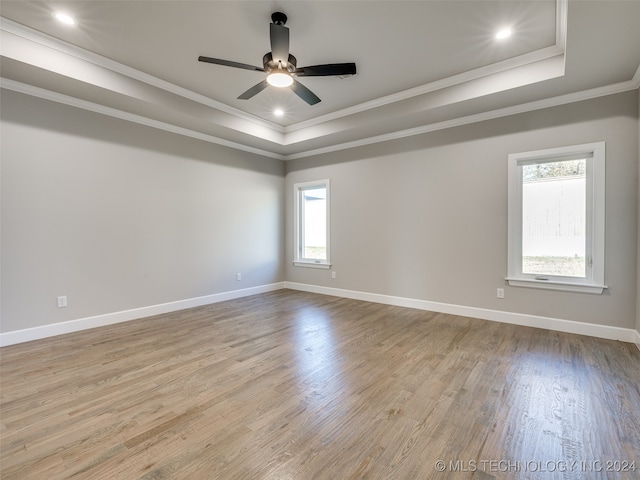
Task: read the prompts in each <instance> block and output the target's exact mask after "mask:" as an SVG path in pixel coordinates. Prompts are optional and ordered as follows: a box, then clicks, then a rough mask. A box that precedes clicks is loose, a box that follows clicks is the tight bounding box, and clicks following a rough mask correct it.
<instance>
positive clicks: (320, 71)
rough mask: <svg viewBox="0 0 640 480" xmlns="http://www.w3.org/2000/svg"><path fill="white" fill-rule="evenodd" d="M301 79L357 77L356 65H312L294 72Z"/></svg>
mask: <svg viewBox="0 0 640 480" xmlns="http://www.w3.org/2000/svg"><path fill="white" fill-rule="evenodd" d="M294 73H295V74H296V75H297V76H299V77H328V76H332V75H355V74H356V64H355V63H329V64H327V65H311V66H310V67H300V68H296V70H295V72H294Z"/></svg>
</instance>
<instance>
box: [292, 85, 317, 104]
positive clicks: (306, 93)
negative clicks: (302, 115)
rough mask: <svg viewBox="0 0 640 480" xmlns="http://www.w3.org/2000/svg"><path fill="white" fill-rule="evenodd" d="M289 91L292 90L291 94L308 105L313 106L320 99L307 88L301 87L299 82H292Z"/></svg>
mask: <svg viewBox="0 0 640 480" xmlns="http://www.w3.org/2000/svg"><path fill="white" fill-rule="evenodd" d="M291 90H293V93H295V94H296V95H298V96H299V97H300V98H301V99H302V100H304V101H305V102H307V103H308V104H309V105H315V104H316V103H318V102H319V101H320V99H319V98H318V97H317V96H316V94H315V93H313V92H312V91H311V90H309V89H308V88H307V87H305V86H304V85H302V84H301V83H300V82H296V81H295V80H294V81H293V84H291Z"/></svg>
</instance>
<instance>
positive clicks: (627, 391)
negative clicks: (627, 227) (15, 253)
mask: <svg viewBox="0 0 640 480" xmlns="http://www.w3.org/2000/svg"><path fill="white" fill-rule="evenodd" d="M0 386H1V393H0V417H1V418H0V477H1V478H2V479H3V480H10V479H25V478H28V479H36V480H37V479H43V480H45V479H46V480H56V479H67V478H77V479H85V478H86V479H96V478H98V479H99V478H108V479H127V480H128V479H164V478H171V479H182V478H184V479H196V480H198V479H213V478H220V479H231V478H233V479H281V478H288V479H310V478H314V479H361V478H371V479H393V478H396V479H414V478H416V479H417V478H420V479H423V478H425V479H428V478H456V479H458V478H462V479H464V478H468V479H472V478H475V479H500V478H509V479H511V478H516V479H520V478H521V479H537V478H540V479H542V478H544V479H555V478H558V479H561V478H562V479H565V478H607V479H608V478H615V479H617V478H619V479H632V478H640V463H639V462H640V460H638V459H640V352H638V350H637V349H636V347H635V345H632V344H626V343H621V342H615V341H609V340H602V339H596V338H591V337H584V336H579V335H571V334H564V333H558V332H552V331H547V330H542V329H535V328H527V327H519V326H515V325H504V324H499V323H495V322H487V321H482V320H477V319H472V318H466V317H458V316H454V315H445V314H439V313H433V312H425V311H421V310H414V309H408V308H402V307H394V306H387V305H380V304H374V303H368V302H362V301H356V300H348V299H342V298H336V297H330V296H324V295H316V294H311V293H305V292H294V291H289V290H281V291H277V292H270V293H266V294H261V295H255V296H252V297H246V298H242V299H237V300H233V301H229V302H223V303H218V304H214V305H208V306H203V307H197V308H193V309H189V310H183V311H180V312H174V313H170V314H166V315H158V316H155V317H150V318H147V319H141V320H136V321H132V322H126V323H121V324H117V325H112V326H108V327H101V328H96V329H92V330H87V331H83V332H76V333H72V334H68V335H63V336H58V337H54V338H49V339H43V340H38V341H34V342H29V343H24V344H20V345H13V346H9V347H4V348H2V349H0ZM439 460H441V461H443V462H444V464H443V465H444V471H442V472H439V471H437V468H436V462H437V461H439ZM634 461H635V462H636V463H635V465H633V464H632V462H634ZM563 462H564V463H563ZM607 462H610V463H607ZM625 462H626V463H625ZM607 467H609V469H610V470H611V471H608V472H603V471H600V472H594V471H589V470H597V469H598V468H600V469H601V470H602V469H606V468H607ZM532 468H537V469H538V470H536V471H531V469H532ZM552 468H555V470H554V471H550V469H552ZM634 468H635V471H633V469H634ZM624 469H626V471H621V470H624Z"/></svg>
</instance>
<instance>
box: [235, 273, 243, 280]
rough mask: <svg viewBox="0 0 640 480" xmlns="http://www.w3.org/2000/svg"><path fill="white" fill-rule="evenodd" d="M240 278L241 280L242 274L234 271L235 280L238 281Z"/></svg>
mask: <svg viewBox="0 0 640 480" xmlns="http://www.w3.org/2000/svg"><path fill="white" fill-rule="evenodd" d="M240 280H242V274H241V273H236V281H237V282H239V281H240Z"/></svg>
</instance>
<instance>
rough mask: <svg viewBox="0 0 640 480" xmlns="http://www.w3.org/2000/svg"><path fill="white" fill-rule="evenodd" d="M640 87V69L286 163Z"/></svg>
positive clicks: (334, 147)
mask: <svg viewBox="0 0 640 480" xmlns="http://www.w3.org/2000/svg"><path fill="white" fill-rule="evenodd" d="M638 88H640V66H638V70H637V71H636V74H635V75H634V77H633V79H632V80H628V81H626V82H620V83H616V84H613V85H606V86H604V87H598V88H593V89H590V90H585V91H582V92H574V93H569V94H566V95H560V96H557V97H552V98H546V99H543V100H537V101H534V102H528V103H522V104H520V105H513V106H510V107H505V108H499V109H496V110H491V111H487V112H482V113H477V114H473V115H467V116H464V117H458V118H454V119H451V120H445V121H443V122H437V123H431V124H429V125H424V126H421V127H415V128H409V129H406V130H400V131H397V132H391V133H386V134H383V135H377V136H374V137H368V138H363V139H360V140H355V141H353V142H346V143H342V144H337V145H331V146H328V147H324V148H318V149H314V150H307V151H305V152H300V153H294V154H291V155H285V160H295V159H298V158H305V157H312V156H315V155H322V154H325V153H333V152H337V151H340V150H347V149H350V148H356V147H363V146H366V145H371V144H374V143H381V142H388V141H390V140H398V139H401V138H406V137H412V136H415V135H422V134H424V133H429V132H435V131H438V130H444V129H446V128H453V127H460V126H463V125H469V124H471V123H478V122H484V121H487V120H494V119H496V118H501V117H508V116H510V115H517V114H519V113H526V112H531V111H534V110H541V109H543V108H550V107H556V106H559V105H566V104H568V103H574V102H580V101H583V100H590V99H593V98H598V97H604V96H607V95H614V94H616V93H623V92H628V91H630V90H637V89H638Z"/></svg>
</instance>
